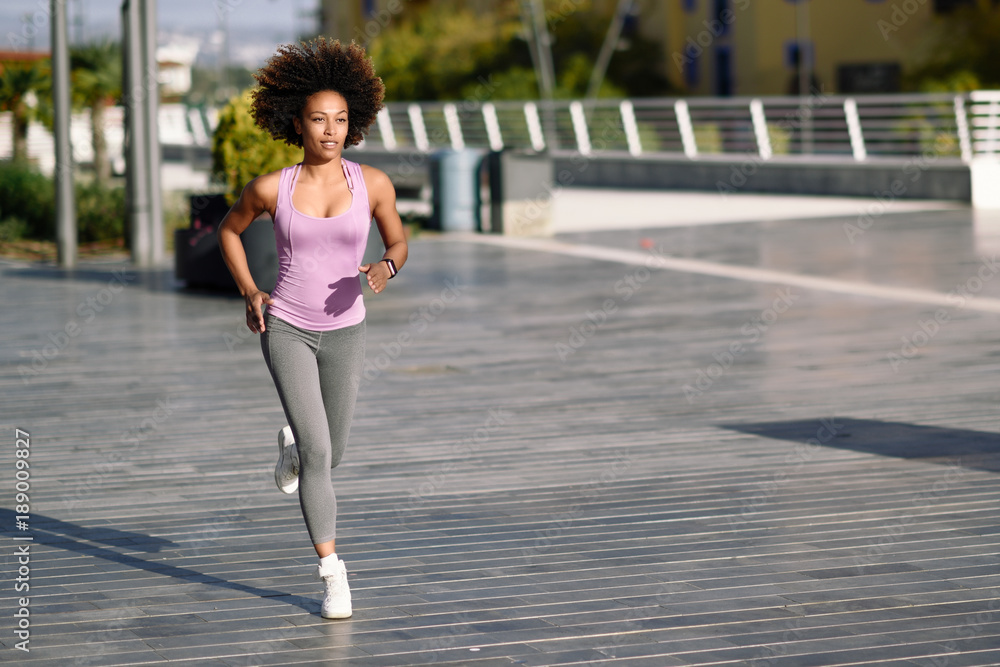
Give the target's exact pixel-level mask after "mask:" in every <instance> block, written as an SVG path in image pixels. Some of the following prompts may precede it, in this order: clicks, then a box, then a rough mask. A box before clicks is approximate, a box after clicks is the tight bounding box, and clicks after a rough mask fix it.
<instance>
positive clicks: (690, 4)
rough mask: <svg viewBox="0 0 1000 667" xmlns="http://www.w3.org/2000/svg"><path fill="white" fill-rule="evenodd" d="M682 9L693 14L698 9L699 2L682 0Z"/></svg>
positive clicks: (696, 0)
mask: <svg viewBox="0 0 1000 667" xmlns="http://www.w3.org/2000/svg"><path fill="white" fill-rule="evenodd" d="M681 7H682V8H683V9H684V11H686V12H688V13H691V12H693V11H695V10H696V9H698V0H681Z"/></svg>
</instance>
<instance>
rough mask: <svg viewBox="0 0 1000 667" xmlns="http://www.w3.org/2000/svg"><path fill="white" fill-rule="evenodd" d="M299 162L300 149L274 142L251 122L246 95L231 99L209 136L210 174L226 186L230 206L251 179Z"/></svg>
mask: <svg viewBox="0 0 1000 667" xmlns="http://www.w3.org/2000/svg"><path fill="white" fill-rule="evenodd" d="M301 159H302V149H301V148H298V147H296V146H289V145H288V144H286V143H284V142H280V141H275V140H274V139H272V138H271V137H270V135H269V134H267V133H266V132H265V131H264V130H262V129H260V128H259V127H257V125H256V124H255V123H254V122H253V118H251V116H250V91H246V92H244V93H243V94H242V95H240V96H239V97H234V98H233V99H232V100H230V102H229V104H227V105H226V106H225V107H224V108H223V109H222V111H221V112H219V124H218V126H217V127H216V128H215V134H214V135H213V136H212V173H213V176H214V177H215V178H216V179H218V180H220V181H222V182H224V183H225V184H226V197H227V199H228V200H229V203H230V204H233V203H235V202H236V199H237V198H238V197H239V196H240V192H242V191H243V187H244V186H245V185H246V184H247V183H249V182H250V181H251V180H252V179H253V178H255V177H257V176H260V175H261V174H266V173H268V172H271V171H275V170H278V169H281V168H282V167H287V166H288V165H290V164H295V163H296V162H298V161H299V160H301Z"/></svg>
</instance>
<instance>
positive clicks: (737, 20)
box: [320, 0, 974, 96]
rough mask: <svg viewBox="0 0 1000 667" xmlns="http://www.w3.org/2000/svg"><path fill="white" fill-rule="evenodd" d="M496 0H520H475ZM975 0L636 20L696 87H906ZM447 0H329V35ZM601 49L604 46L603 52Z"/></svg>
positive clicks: (766, 7) (809, 4)
mask: <svg viewBox="0 0 1000 667" xmlns="http://www.w3.org/2000/svg"><path fill="white" fill-rule="evenodd" d="M467 1H468V4H469V5H471V6H472V7H474V8H475V7H479V8H481V9H484V10H485V9H489V8H492V7H495V6H497V5H498V4H500V3H503V2H516V1H519V0H467ZM973 1H974V0H635V1H634V3H633V19H634V22H635V25H634V26H632V27H633V29H635V30H638V31H639V32H640V33H641V34H642V35H643V36H644V37H646V38H649V39H653V40H655V41H658V42H659V43H661V44H662V45H663V53H664V57H663V59H662V61H661V62H658V63H650V64H649V66H650V67H651V68H655V69H658V70H660V71H661V72H662V73H665V74H666V76H667V78H668V79H669V80H670V81H671V83H672V84H673V86H674V88H675V89H677V90H681V91H685V92H686V93H687V94H693V95H717V96H730V95H787V94H798V92H799V89H800V88H801V87H803V86H805V87H806V89H807V90H808V89H810V88H817V89H821V90H823V91H825V92H828V93H879V92H885V93H891V92H898V91H899V90H900V87H901V84H902V73H903V71H904V69H906V67H907V66H908V65H910V64H913V63H915V62H918V61H919V60H920V59H921V58H922V57H923V56H924V55H925V54H926V53H927V49H928V48H929V47H930V42H929V40H928V38H929V36H930V35H931V33H932V30H933V29H934V27H935V25H936V19H937V17H939V16H940V15H943V14H946V13H948V12H950V11H952V10H954V9H955V8H956V7H957V6H960V5H963V4H968V3H970V2H973ZM434 4H438V0H321V6H320V26H321V32H322V34H325V35H328V36H331V37H335V38H338V39H341V40H343V41H351V40H354V41H357V42H360V43H367V42H369V41H371V40H373V39H377V38H378V37H379V36H380V35H381V33H382V32H383V31H384V30H385V29H386V28H387V27H388V26H389V25H391V23H392V21H393V20H394V19H395V18H396V17H398V16H400V15H402V14H404V13H408V12H412V11H416V10H419V9H421V8H423V7H425V6H427V5H434ZM617 5H618V0H546V2H545V8H546V12H547V13H548V14H549V16H550V20H551V18H552V16H558V15H559V14H560V12H563V13H565V12H574V11H592V12H601V13H602V14H603V15H606V16H609V17H610V15H611V13H612V12H613V11H614V9H615V7H616V6H617ZM595 55H596V54H595Z"/></svg>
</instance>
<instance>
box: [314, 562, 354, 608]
mask: <svg viewBox="0 0 1000 667" xmlns="http://www.w3.org/2000/svg"><path fill="white" fill-rule="evenodd" d="M324 560H325V561H327V562H326V563H324V562H323V561H324ZM317 574H318V575H319V578H320V579H322V580H323V581H324V582H325V583H326V595H324V596H323V608H322V609H321V610H320V615H322V616H323V618H350V617H351V614H352V613H353V610H352V609H351V587H350V586H348V585H347V566H345V565H344V561H342V560H340V559H339V558H337V556H336V554H334V555H331V556H327V557H326V558H325V559H320V564H319V570H318V572H317Z"/></svg>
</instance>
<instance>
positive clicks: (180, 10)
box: [0, 0, 318, 53]
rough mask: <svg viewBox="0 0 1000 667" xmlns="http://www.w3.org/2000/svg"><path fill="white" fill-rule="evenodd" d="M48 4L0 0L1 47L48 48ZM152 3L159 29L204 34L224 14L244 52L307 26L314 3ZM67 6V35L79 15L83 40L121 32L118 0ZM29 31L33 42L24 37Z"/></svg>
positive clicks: (263, 48)
mask: <svg viewBox="0 0 1000 667" xmlns="http://www.w3.org/2000/svg"><path fill="white" fill-rule="evenodd" d="M49 4H50V0H0V50H10V49H14V50H25V49H26V48H27V45H26V41H27V42H30V43H33V46H34V48H35V49H37V50H48V46H49V30H50V28H49V23H48V7H49ZM156 4H157V17H158V20H159V27H160V30H161V32H178V33H183V34H187V35H192V36H198V37H205V38H207V36H208V35H210V34H211V33H212V32H214V31H217V30H219V29H220V27H221V26H222V25H223V23H224V22H223V20H222V17H224V18H225V23H227V24H228V25H227V27H228V29H229V34H230V44H231V49H232V50H233V51H234V52H240V51H242V52H246V53H252V52H260V53H268V52H271V51H273V48H274V46H276V45H277V44H280V43H283V42H288V41H292V40H293V39H295V38H296V37H297V36H298V33H299V32H300V31H302V30H305V29H307V28H308V27H310V26H311V25H312V24H311V23H310V21H309V20H308V19H306V18H303V17H302V14H303V13H304V12H307V11H314V10H315V9H316V6H317V5H318V3H317V1H316V0H158V2H157V3H156ZM68 7H69V15H70V25H69V30H70V38H71V40H73V39H75V38H76V35H77V28H76V19H77V17H78V16H80V15H81V14H82V15H83V16H84V17H85V18H84V20H83V35H84V37H85V39H93V38H94V37H97V36H101V35H112V36H115V37H117V36H118V35H119V34H120V25H119V23H120V18H119V17H120V13H121V0H68ZM25 17H27V18H28V19H29V21H30V20H32V18H34V20H35V21H36V22H40V23H41V24H42V25H41V27H38V28H35V27H34V26H27V27H26V26H25V22H24V19H25ZM32 33H35V34H34V36H33V42H31V40H28V38H32ZM241 47H243V48H242V49H241Z"/></svg>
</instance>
